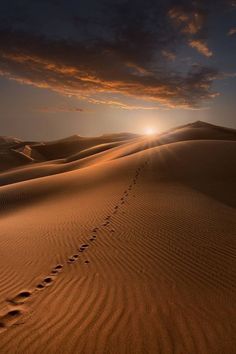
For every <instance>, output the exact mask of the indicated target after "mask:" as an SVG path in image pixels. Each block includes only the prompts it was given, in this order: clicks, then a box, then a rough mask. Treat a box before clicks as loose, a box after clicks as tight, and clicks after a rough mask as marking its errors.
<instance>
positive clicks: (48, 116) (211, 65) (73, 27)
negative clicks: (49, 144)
mask: <svg viewBox="0 0 236 354" xmlns="http://www.w3.org/2000/svg"><path fill="white" fill-rule="evenodd" d="M235 111H236V0H214V1H213V0H208V1H205V0H204V1H203V0H195V1H191V0H188V1H184V0H80V1H78V0H67V1H65V0H64V1H62V0H21V1H18V0H11V1H1V3H0V135H8V136H9V135H10V136H15V137H18V138H21V139H26V140H50V139H57V138H61V137H65V136H69V135H73V134H79V135H83V136H93V135H101V134H104V133H105V134H106V133H113V132H125V131H127V132H134V133H143V132H145V130H146V129H147V128H152V129H153V130H154V131H157V132H159V131H160V132H162V131H164V130H167V129H169V128H171V127H174V126H178V125H183V124H187V123H189V122H193V121H196V120H203V121H206V122H209V123H212V124H217V125H222V126H227V127H232V128H236V116H235Z"/></svg>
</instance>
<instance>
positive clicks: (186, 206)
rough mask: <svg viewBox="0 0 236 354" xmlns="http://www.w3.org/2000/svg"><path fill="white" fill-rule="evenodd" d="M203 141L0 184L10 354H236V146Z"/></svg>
mask: <svg viewBox="0 0 236 354" xmlns="http://www.w3.org/2000/svg"><path fill="white" fill-rule="evenodd" d="M197 126H199V123H198V124H197ZM200 126H201V127H200V129H201V130H202V129H203V127H202V124H201V125H200ZM181 129H182V128H181ZM181 129H180V130H181ZM184 129H185V131H184V136H185V137H186V128H184ZM191 129H196V128H192V127H190V132H189V137H190V135H191V134H192V133H191ZM197 129H199V128H197ZM206 129H207V131H206V132H205V133H204V134H203V135H204V136H205V137H207V138H205V139H200V140H199V139H197V140H196V139H194V138H193V139H190V138H188V139H186V140H183V139H182V140H181V139H179V140H177V141H175V142H173V141H172V142H170V140H171V139H172V136H170V137H169V139H167V136H166V137H165V139H166V141H168V143H167V142H166V143H163V144H161V143H160V139H161V137H160V136H159V137H151V138H144V137H135V138H133V139H130V140H129V141H125V142H123V140H121V141H122V143H121V144H119V143H118V144H117V142H115V145H116V144H117V145H116V146H113V147H111V148H109V149H107V150H104V151H100V150H99V151H97V145H99V144H96V147H95V148H94V149H93V148H88V149H91V150H92V154H91V155H89V156H87V152H86V153H85V155H86V157H84V156H82V157H81V155H80V154H81V152H78V155H79V156H80V157H81V159H78V160H77V159H75V160H74V161H71V162H65V161H64V162H62V161H60V162H57V163H53V162H50V163H49V162H46V163H45V162H41V163H40V164H38V168H39V169H40V168H42V167H44V168H45V169H46V170H47V173H46V174H44V175H43V176H42V173H39V174H38V175H37V176H36V177H35V178H34V176H33V175H32V173H33V172H32V168H36V166H37V164H35V166H32V167H30V166H28V167H27V166H25V167H22V168H18V169H17V170H12V171H9V172H4V173H2V174H1V175H0V179H1V181H2V182H1V183H2V186H1V187H0V210H1V215H0V230H1V232H0V252H1V256H0V266H1V270H2V271H1V273H0V352H1V353H4V354H5V353H30V354H31V353H89V354H90V353H91V354H92V353H117V354H118V353H140V354H141V353H219V354H220V353H233V352H234V348H235V347H236V340H235V335H234V333H235V330H236V321H235V318H236V317H235V314H236V309H235V300H236V286H235V274H236V272H235V270H236V267H235V264H236V243H235V231H236V221H235V220H236V217H235V216H236V212H235V206H236V198H235V196H236V195H235V190H236V188H235V181H236V178H235V177H236V168H235V164H234V163H233V161H235V156H236V141H234V140H232V136H231V135H230V136H229V139H228V140H227V139H226V136H225V134H226V133H227V132H226V131H224V133H223V135H222V136H221V138H222V139H216V136H215V129H212V130H210V127H209V126H207V127H206ZM209 130H210V132H209ZM231 133H232V132H230V134H231ZM171 134H172V133H171ZM217 134H219V130H217ZM176 135H178V134H177V131H175V136H176ZM179 135H180V136H181V137H182V132H179ZM73 139H75V140H76V137H74V138H73ZM73 139H72V140H73ZM69 140H70V139H69ZM102 144H103V143H102ZM109 144H110V143H109ZM111 144H112V143H111ZM82 155H83V153H82ZM55 166H56V167H55ZM55 168H59V170H57V173H54V172H55ZM19 176H20V177H19ZM4 179H5V180H4Z"/></svg>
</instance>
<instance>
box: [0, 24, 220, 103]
mask: <svg viewBox="0 0 236 354" xmlns="http://www.w3.org/2000/svg"><path fill="white" fill-rule="evenodd" d="M0 41H1V48H0V74H1V75H4V76H6V77H8V78H10V79H13V80H17V81H19V82H21V83H24V84H31V85H35V86H37V87H41V88H47V89H51V90H53V91H56V92H59V93H61V94H63V95H68V96H75V97H78V98H82V99H86V100H87V101H88V102H93V99H94V95H98V94H99V95H101V96H102V95H105V94H106V93H114V94H120V95H123V96H125V97H134V98H139V99H143V100H146V101H148V102H154V103H155V104H162V105H166V106H168V107H195V106H197V105H198V104H199V103H200V102H201V101H202V100H203V101H204V100H208V99H211V98H213V97H214V96H215V94H214V93H213V92H212V91H211V84H212V81H213V80H214V79H215V78H216V77H217V72H216V71H215V70H214V69H211V68H204V67H201V66H199V67H198V68H197V69H196V68H193V69H190V70H189V72H188V73H187V74H180V73H178V72H175V71H170V70H169V69H168V68H167V67H166V69H163V67H161V62H160V63H159V65H160V67H159V66H155V67H153V65H152V63H151V62H149V60H148V59H149V55H148V57H147V58H146V57H145V56H144V54H143V55H142V54H141V53H140V54H139V58H138V60H136V61H135V58H132V56H133V53H131V55H129V53H126V51H125V49H124V50H123V49H121V48H120V46H121V44H120V43H119V42H118V43H116V44H117V45H115V44H113V45H110V44H109V43H104V42H103V41H101V42H99V43H96V44H95V45H94V46H93V45H87V44H86V43H82V42H72V41H66V40H49V39H46V38H44V37H37V36H33V35H30V34H26V33H22V32H15V31H14V32H11V31H8V32H6V31H4V32H3V31H2V32H0ZM162 50H163V49H161V51H162ZM145 58H146V60H147V61H145ZM101 101H102V100H101ZM103 101H104V100H103ZM104 104H111V105H113V106H114V105H117V106H118V104H116V103H114V101H112V102H111V100H107V102H105V101H104ZM123 108H124V107H123ZM133 108H134V107H133Z"/></svg>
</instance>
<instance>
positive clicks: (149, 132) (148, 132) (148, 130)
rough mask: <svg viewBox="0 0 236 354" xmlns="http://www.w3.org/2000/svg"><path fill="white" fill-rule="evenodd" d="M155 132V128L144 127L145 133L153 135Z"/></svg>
mask: <svg viewBox="0 0 236 354" xmlns="http://www.w3.org/2000/svg"><path fill="white" fill-rule="evenodd" d="M154 134H156V130H155V129H154V128H153V127H147V128H146V129H145V135H154Z"/></svg>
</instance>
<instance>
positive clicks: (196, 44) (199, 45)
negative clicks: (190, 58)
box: [189, 39, 213, 57]
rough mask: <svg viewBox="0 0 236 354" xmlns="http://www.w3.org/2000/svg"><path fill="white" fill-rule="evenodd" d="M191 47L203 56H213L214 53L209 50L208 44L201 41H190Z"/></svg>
mask: <svg viewBox="0 0 236 354" xmlns="http://www.w3.org/2000/svg"><path fill="white" fill-rule="evenodd" d="M189 45H190V46H191V47H192V48H195V49H197V51H198V52H199V53H201V54H202V55H205V57H211V56H212V55H213V53H212V51H211V50H210V49H209V48H208V46H207V44H206V43H205V42H204V41H202V40H200V39H192V40H190V41H189Z"/></svg>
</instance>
